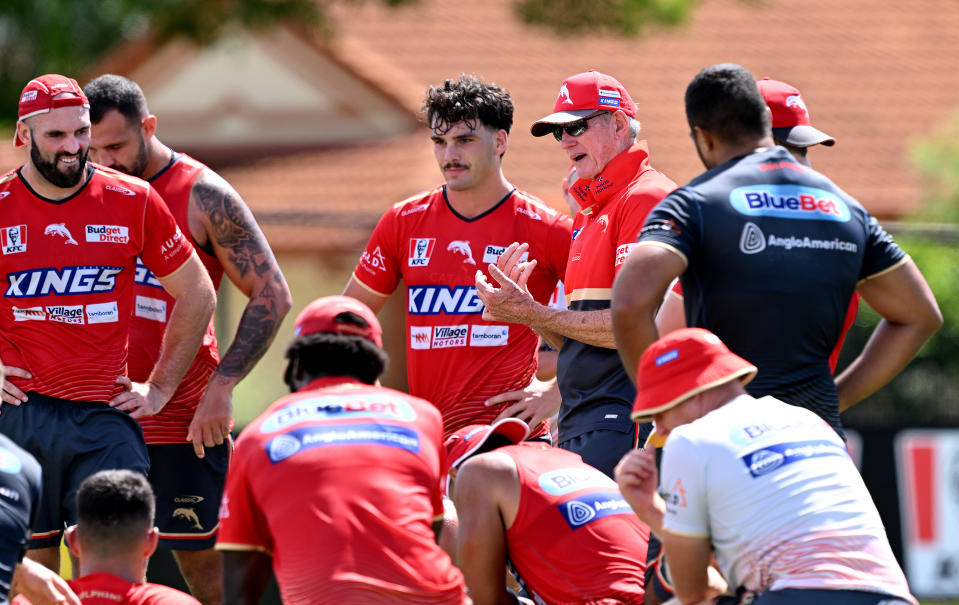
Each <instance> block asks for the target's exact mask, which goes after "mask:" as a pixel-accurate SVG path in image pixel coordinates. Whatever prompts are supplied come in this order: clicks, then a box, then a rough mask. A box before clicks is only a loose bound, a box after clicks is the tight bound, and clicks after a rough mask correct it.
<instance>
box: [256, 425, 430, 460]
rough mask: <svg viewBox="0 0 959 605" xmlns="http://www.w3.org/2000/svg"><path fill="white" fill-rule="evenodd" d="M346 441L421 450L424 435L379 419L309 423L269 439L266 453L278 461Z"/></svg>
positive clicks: (350, 443) (348, 443)
mask: <svg viewBox="0 0 959 605" xmlns="http://www.w3.org/2000/svg"><path fill="white" fill-rule="evenodd" d="M343 445H380V446H385V447H392V448H397V449H401V450H405V451H407V452H411V453H413V454H419V452H420V436H419V433H417V432H416V431H415V430H413V429H411V428H409V427H405V426H393V425H389V424H379V423H376V422H368V423H363V424H336V425H326V426H305V427H302V428H298V429H293V430H291V431H289V432H288V433H284V434H282V435H277V436H276V437H274V438H273V439H270V440H269V441H267V442H266V453H267V456H268V457H269V458H270V462H272V463H273V464H277V463H279V462H282V461H284V460H286V459H287V458H289V457H290V456H293V455H294V454H298V453H299V452H303V451H306V450H310V449H313V448H317V447H329V446H343Z"/></svg>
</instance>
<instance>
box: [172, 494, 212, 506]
mask: <svg viewBox="0 0 959 605" xmlns="http://www.w3.org/2000/svg"><path fill="white" fill-rule="evenodd" d="M204 500H206V498H204V497H203V496H177V497H175V498H173V501H174V502H176V503H177V504H184V503H185V504H199V503H200V502H203V501H204Z"/></svg>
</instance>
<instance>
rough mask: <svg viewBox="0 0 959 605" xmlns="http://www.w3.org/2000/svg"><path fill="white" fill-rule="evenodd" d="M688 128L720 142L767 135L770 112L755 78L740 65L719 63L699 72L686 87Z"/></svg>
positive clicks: (738, 140) (732, 141) (734, 141)
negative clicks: (707, 132) (705, 131)
mask: <svg viewBox="0 0 959 605" xmlns="http://www.w3.org/2000/svg"><path fill="white" fill-rule="evenodd" d="M686 120H687V121H688V122H689V128H690V129H692V128H694V127H696V126H698V127H700V128H702V129H703V130H708V131H710V132H711V133H712V134H714V135H715V136H717V137H719V138H720V139H722V140H723V141H727V142H730V143H736V142H740V141H742V140H744V139H746V138H748V137H755V136H763V135H764V134H769V132H770V126H769V112H768V111H767V110H766V102H765V101H764V100H763V97H762V95H761V94H760V93H759V88H758V87H757V86H756V79H755V78H753V76H752V74H750V73H749V71H747V70H746V68H745V67H742V66H741V65H736V64H734V63H722V64H719V65H712V66H710V67H707V68H706V69H704V70H702V71H701V72H699V74H697V75H696V77H695V78H693V81H692V82H690V83H689V86H688V87H687V88H686Z"/></svg>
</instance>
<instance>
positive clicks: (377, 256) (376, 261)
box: [360, 246, 386, 273]
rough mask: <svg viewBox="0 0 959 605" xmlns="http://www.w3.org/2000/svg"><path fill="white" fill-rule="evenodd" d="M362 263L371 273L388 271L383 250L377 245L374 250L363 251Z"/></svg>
mask: <svg viewBox="0 0 959 605" xmlns="http://www.w3.org/2000/svg"><path fill="white" fill-rule="evenodd" d="M360 264H361V265H363V266H364V267H366V269H367V270H369V271H370V272H371V273H372V272H373V271H386V260H384V258H383V251H382V250H380V247H379V246H377V247H376V248H374V249H373V251H372V252H369V251H367V250H364V251H363V256H361V257H360Z"/></svg>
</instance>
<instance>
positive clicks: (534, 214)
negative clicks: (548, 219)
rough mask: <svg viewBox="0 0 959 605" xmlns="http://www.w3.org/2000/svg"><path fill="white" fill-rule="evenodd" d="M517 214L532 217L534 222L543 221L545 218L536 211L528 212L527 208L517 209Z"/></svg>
mask: <svg viewBox="0 0 959 605" xmlns="http://www.w3.org/2000/svg"><path fill="white" fill-rule="evenodd" d="M516 212H517V214H525V215H526V216H528V217H530V218H531V219H533V220H534V221H541V220H543V217H541V216H540V215H539V214H538V213H537V212H536V211H535V210H527V209H526V208H517V209H516Z"/></svg>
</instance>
